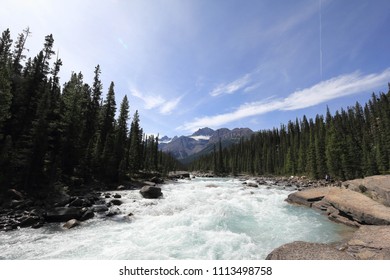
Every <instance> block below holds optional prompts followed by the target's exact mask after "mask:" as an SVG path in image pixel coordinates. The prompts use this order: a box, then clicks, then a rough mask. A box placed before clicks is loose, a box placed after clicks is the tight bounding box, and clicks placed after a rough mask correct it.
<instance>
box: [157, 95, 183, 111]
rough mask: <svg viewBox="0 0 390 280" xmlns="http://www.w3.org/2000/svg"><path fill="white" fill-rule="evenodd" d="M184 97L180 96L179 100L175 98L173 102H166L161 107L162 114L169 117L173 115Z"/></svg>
mask: <svg viewBox="0 0 390 280" xmlns="http://www.w3.org/2000/svg"><path fill="white" fill-rule="evenodd" d="M182 98H183V96H179V97H178V98H175V99H173V100H170V101H167V102H165V103H164V104H163V105H162V106H161V107H160V113H161V114H164V115H169V114H171V113H172V111H173V110H174V109H175V108H176V107H177V105H179V103H180V101H181V99H182Z"/></svg>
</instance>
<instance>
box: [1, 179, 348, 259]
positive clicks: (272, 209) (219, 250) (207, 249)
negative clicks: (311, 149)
mask: <svg viewBox="0 0 390 280" xmlns="http://www.w3.org/2000/svg"><path fill="white" fill-rule="evenodd" d="M210 185H211V186H210ZM162 191H163V194H164V195H163V198H161V199H157V200H150V199H144V198H142V196H141V195H140V194H139V191H118V192H116V193H119V194H121V196H122V198H121V200H122V201H123V202H124V203H123V204H122V205H121V206H114V207H118V210H119V211H120V212H121V214H119V215H117V216H114V217H113V218H99V217H96V218H93V219H91V220H88V221H86V222H83V223H82V225H81V226H80V227H77V228H74V229H70V230H65V229H63V228H62V227H61V224H51V225H48V226H45V227H43V228H40V229H20V230H17V231H11V232H4V233H1V235H2V236H1V243H0V258H2V259H105V260H109V259H138V260H154V259H164V260H168V259H213V260H217V259H224V260H228V259H264V258H265V257H266V256H267V254H268V253H269V252H271V251H272V250H273V249H274V248H276V247H278V246H280V245H282V244H284V243H288V242H292V241H296V240H302V241H310V242H322V243H330V242H336V241H339V240H341V239H342V238H343V232H344V231H345V229H346V227H345V226H343V225H339V224H335V223H332V222H330V221H329V220H328V219H327V218H326V217H325V216H323V215H321V214H320V213H318V212H316V211H313V210H312V209H308V208H304V207H299V206H293V205H289V204H288V203H286V202H285V201H284V200H285V199H286V197H287V195H288V194H289V193H290V192H289V191H286V190H283V189H277V188H267V187H266V186H260V187H259V188H250V187H245V186H243V185H242V182H240V181H238V180H236V179H230V180H227V179H214V178H213V179H195V180H191V181H185V180H183V181H179V182H178V183H174V184H166V185H163V186H162ZM130 213H131V214H132V215H131V216H128V214H130Z"/></svg>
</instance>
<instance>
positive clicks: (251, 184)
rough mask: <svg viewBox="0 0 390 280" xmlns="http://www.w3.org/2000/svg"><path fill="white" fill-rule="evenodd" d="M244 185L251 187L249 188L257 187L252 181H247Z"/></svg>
mask: <svg viewBox="0 0 390 280" xmlns="http://www.w3.org/2000/svg"><path fill="white" fill-rule="evenodd" d="M246 185H247V186H248V187H251V188H258V187H259V186H258V185H257V184H256V183H253V182H247V184H246Z"/></svg>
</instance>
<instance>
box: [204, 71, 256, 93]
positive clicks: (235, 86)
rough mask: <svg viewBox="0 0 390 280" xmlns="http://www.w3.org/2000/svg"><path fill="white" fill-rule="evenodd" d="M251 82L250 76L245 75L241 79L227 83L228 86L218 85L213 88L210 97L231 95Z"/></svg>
mask: <svg viewBox="0 0 390 280" xmlns="http://www.w3.org/2000/svg"><path fill="white" fill-rule="evenodd" d="M250 81H251V79H250V74H246V75H244V76H243V77H241V78H239V79H237V80H235V81H233V82H231V83H228V84H220V85H218V86H217V87H216V88H214V89H213V90H212V91H211V92H210V95H211V96H219V95H222V94H232V93H234V92H236V91H238V90H240V89H242V88H244V87H245V86H246V85H247V84H249V83H250Z"/></svg>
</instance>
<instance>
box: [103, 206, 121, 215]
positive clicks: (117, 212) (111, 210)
mask: <svg viewBox="0 0 390 280" xmlns="http://www.w3.org/2000/svg"><path fill="white" fill-rule="evenodd" d="M120 213H121V211H120V210H119V209H118V208H115V209H110V210H109V211H108V213H107V214H106V217H112V216H116V215H119V214H120Z"/></svg>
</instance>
